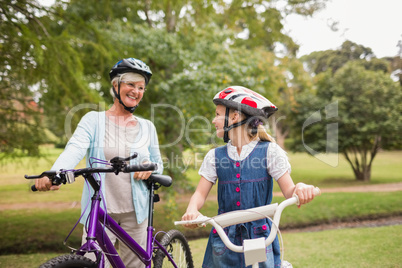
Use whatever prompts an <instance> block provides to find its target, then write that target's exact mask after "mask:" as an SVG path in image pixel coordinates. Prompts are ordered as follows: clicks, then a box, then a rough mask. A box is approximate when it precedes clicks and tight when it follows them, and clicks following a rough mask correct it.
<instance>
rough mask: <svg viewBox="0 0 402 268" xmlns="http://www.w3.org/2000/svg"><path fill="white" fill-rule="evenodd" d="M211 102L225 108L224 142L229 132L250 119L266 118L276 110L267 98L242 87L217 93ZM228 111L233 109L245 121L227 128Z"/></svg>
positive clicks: (234, 87)
mask: <svg viewBox="0 0 402 268" xmlns="http://www.w3.org/2000/svg"><path fill="white" fill-rule="evenodd" d="M213 102H214V103H215V105H219V104H220V105H223V106H225V107H226V113H225V125H224V131H225V134H224V138H223V140H224V141H225V142H228V141H229V135H228V133H229V130H231V129H232V128H235V127H238V126H241V125H243V124H245V123H247V122H248V121H250V119H251V118H265V119H266V118H268V117H270V116H271V115H272V114H274V113H275V112H276V111H277V110H278V108H277V107H276V106H275V105H274V104H272V102H270V101H269V100H268V99H267V98H265V97H263V96H261V95H260V94H258V93H256V92H254V91H252V90H251V89H248V88H245V87H242V86H231V87H228V88H225V89H224V90H222V91H220V92H218V93H217V94H216V95H215V97H214V99H213ZM229 109H235V110H237V111H239V112H241V113H243V114H245V115H246V117H247V118H246V119H245V120H243V121H241V122H238V123H235V124H233V125H231V126H228V120H229Z"/></svg>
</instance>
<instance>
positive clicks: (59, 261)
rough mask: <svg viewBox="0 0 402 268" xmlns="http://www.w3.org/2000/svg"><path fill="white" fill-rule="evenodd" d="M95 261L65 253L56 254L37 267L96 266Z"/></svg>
mask: <svg viewBox="0 0 402 268" xmlns="http://www.w3.org/2000/svg"><path fill="white" fill-rule="evenodd" d="M96 267H97V264H96V262H94V261H92V260H90V259H88V258H87V257H84V256H80V255H74V254H66V255H61V256H57V257H55V258H53V259H51V260H49V261H47V262H45V263H44V264H42V265H41V266H39V268H96Z"/></svg>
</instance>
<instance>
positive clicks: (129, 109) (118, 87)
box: [113, 79, 138, 113]
mask: <svg viewBox="0 0 402 268" xmlns="http://www.w3.org/2000/svg"><path fill="white" fill-rule="evenodd" d="M117 90H118V92H119V93H117V92H116V90H115V88H114V86H113V93H114V95H115V96H116V98H117V99H118V100H119V103H120V104H121V105H123V107H124V109H125V110H126V111H129V112H130V113H134V111H135V109H137V107H138V104H137V105H136V106H134V107H127V106H126V105H125V104H124V103H123V101H122V100H121V98H120V79H119V82H118V86H117Z"/></svg>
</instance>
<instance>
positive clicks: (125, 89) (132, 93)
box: [120, 81, 145, 107]
mask: <svg viewBox="0 0 402 268" xmlns="http://www.w3.org/2000/svg"><path fill="white" fill-rule="evenodd" d="M144 92H145V81H138V82H129V81H121V82H120V98H121V100H122V102H123V103H124V105H126V106H127V107H134V106H137V105H138V104H139V103H140V101H141V99H142V97H143V95H144Z"/></svg>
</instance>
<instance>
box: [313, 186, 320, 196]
mask: <svg viewBox="0 0 402 268" xmlns="http://www.w3.org/2000/svg"><path fill="white" fill-rule="evenodd" d="M313 193H314V196H319V195H321V190H320V188H318V187H315V188H314V190H313Z"/></svg>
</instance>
